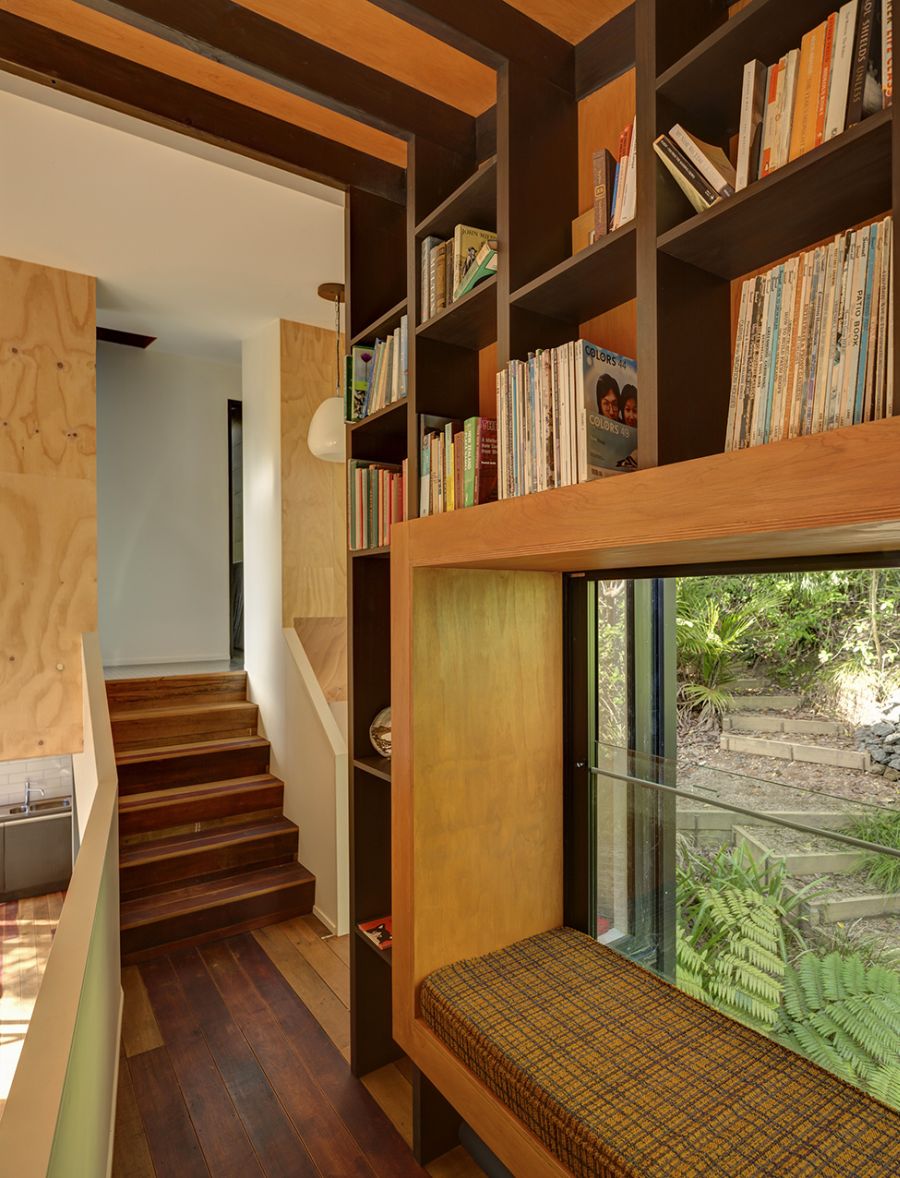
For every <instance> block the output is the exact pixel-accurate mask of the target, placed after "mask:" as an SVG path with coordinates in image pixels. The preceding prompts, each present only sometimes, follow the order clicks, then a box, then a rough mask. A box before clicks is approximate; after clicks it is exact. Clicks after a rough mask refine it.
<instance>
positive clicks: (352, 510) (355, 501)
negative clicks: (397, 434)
mask: <svg viewBox="0 0 900 1178" xmlns="http://www.w3.org/2000/svg"><path fill="white" fill-rule="evenodd" d="M347 504H348V510H347V530H348V533H349V541H350V542H349V547H350V548H351V549H353V550H354V551H359V550H360V549H366V548H385V547H387V546H388V545H389V544H390V542H391V527H392V526H393V525H394V524H395V523H402V522H403V520H405V519H406V459H404V460H403V463H402V464H401V465H390V464H388V463H381V462H360V461H359V460H358V459H351V460H350V461H349V462H348V463H347Z"/></svg>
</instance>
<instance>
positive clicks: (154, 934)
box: [122, 882, 315, 963]
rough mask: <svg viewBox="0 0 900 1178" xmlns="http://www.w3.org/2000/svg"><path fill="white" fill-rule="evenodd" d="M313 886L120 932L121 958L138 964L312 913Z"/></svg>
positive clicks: (301, 887) (174, 917) (307, 884)
mask: <svg viewBox="0 0 900 1178" xmlns="http://www.w3.org/2000/svg"><path fill="white" fill-rule="evenodd" d="M314 899H315V883H312V882H310V883H302V884H296V885H294V886H292V887H286V888H279V889H278V890H276V891H272V892H264V893H263V894H262V895H257V896H248V897H245V898H240V899H235V900H231V901H229V903H227V904H222V905H219V906H218V907H215V908H203V909H200V910H198V911H197V912H190V913H182V914H180V915H178V916H173V917H168V918H162V919H160V920H158V921H154V922H153V923H152V924H144V925H139V926H138V927H136V928H123V929H122V959H123V961H124V962H126V963H128V962H132V961H141V960H145V959H146V958H148V957H152V956H155V955H157V954H159V953H166V952H171V951H172V950H173V949H175V948H182V947H186V946H188V945H195V944H200V943H202V942H203V941H207V940H211V939H212V938H214V937H220V936H227V935H229V934H231V933H235V932H238V931H240V930H245V929H248V928H261V927H262V926H263V925H266V924H275V923H277V922H278V921H281V920H289V919H291V917H294V916H305V915H307V914H308V913H310V912H312V907H313V902H314Z"/></svg>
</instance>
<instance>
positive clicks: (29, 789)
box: [25, 780, 47, 807]
mask: <svg viewBox="0 0 900 1178" xmlns="http://www.w3.org/2000/svg"><path fill="white" fill-rule="evenodd" d="M46 792H47V791H46V790H45V789H41V787H40V786H39V785H32V784H31V782H30V781H28V780H26V782H25V806H26V807H28V806H30V805H31V795H32V794H34V793H37V794H40V796H41V797H43V796H44V795H45V794H46Z"/></svg>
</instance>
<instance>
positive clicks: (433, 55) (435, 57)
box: [242, 0, 497, 115]
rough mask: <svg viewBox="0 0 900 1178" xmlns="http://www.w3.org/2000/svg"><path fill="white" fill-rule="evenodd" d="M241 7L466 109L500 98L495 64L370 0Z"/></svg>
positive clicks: (260, 1) (262, 2)
mask: <svg viewBox="0 0 900 1178" xmlns="http://www.w3.org/2000/svg"><path fill="white" fill-rule="evenodd" d="M242 6H243V7H244V8H251V9H252V10H253V11H254V12H258V13H259V14H260V15H261V16H265V17H268V18H269V20H274V21H277V22H278V23H279V24H283V25H285V26H287V28H289V29H293V30H294V31H295V32H297V33H302V34H303V35H304V36H305V37H311V38H312V39H313V40H315V41H319V42H321V43H322V44H323V45H327V46H328V47H329V48H330V49H335V50H337V52H338V53H343V54H345V55H346V56H347V57H350V58H352V59H353V60H354V61H359V62H361V63H362V64H363V65H368V66H371V67H372V68H373V69H376V70H380V71H381V72H382V73H385V74H389V75H390V76H391V77H392V78H397V79H398V81H401V82H406V83H407V85H409V86H414V87H415V88H416V89H417V90H422V91H424V93H426V94H430V95H431V96H432V97H433V98H439V99H440V100H441V101H442V102H446V103H448V104H449V105H450V106H455V107H457V108H458V109H460V110H464V111H466V113H467V114H471V115H479V114H481V112H482V111H484V110H487V108H488V107H490V106H493V105H494V103H495V102H496V93H497V81H496V74H495V73H494V71H493V70H492V69H489V68H488V67H487V66H485V65H481V63H480V62H477V61H475V60H474V59H473V58H471V57H466V55H465V54H464V53H460V52H459V50H457V49H453V48H452V47H451V46H449V45H445V44H444V43H443V42H442V41H438V40H437V39H436V38H435V37H430V36H429V35H428V34H427V33H423V32H422V31H421V30H420V29H416V28H414V27H413V26H412V25H409V24H406V23H405V21H402V20H400V19H399V17H396V16H392V15H391V14H390V13H389V12H385V11H384V10H383V9H382V8H379V7H378V6H377V5H375V4H372V3H369V0H340V3H326V2H325V0H242Z"/></svg>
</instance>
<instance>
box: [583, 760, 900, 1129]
mask: <svg viewBox="0 0 900 1178" xmlns="http://www.w3.org/2000/svg"><path fill="white" fill-rule="evenodd" d="M595 778H596V782H597V792H598V796H602V797H604V798H605V799H606V804H607V805H608V806H609V807H610V808H612V809H617V808H618V809H619V810H621V811H625V812H627V811H628V810H629V809H631V808H634V807H635V806H640V805H643V806H645V807H646V806H647V805H648V804H649V798H650V796H651V795H652V796H653V797H655V798H659V797H660V796H663V797H664V801H665V803H666V805H665V806H663V807H662V811H661V812H662V813H663V814H664V818H663V824H662V827H663V828H662V829H661V831H660V834H659V837H660V839H663V838H665V835H666V833H667V831H666V829H665V828H666V826H668V827H669V830H668V833H669V834H671V833H672V828H674V834H675V839H676V847H677V851H676V859H675V867H674V871H675V883H676V899H677V903H676V917H675V921H676V930H675V939H676V969H675V977H674V979H670V980H675V981H676V983H677V985H678V986H680V987H681V988H682V989H684V990H685V991H686V992H687V993H689V994H691V995H692V996H694V997H695V998H698V999H699V1000H701V1001H703V1002H706V1003H708V1004H709V1005H712V1006H714V1007H716V1008H717V1009H718V1010H720V1011H722V1012H723V1013H724V1014H726V1015H728V1016H729V1017H731V1018H735V1019H738V1020H739V1021H740V1022H743V1023H745V1024H747V1025H749V1026H751V1027H753V1028H755V1029H756V1030H758V1031H759V1032H761V1033H763V1034H766V1035H770V1036H771V1037H773V1038H775V1039H777V1040H778V1041H779V1042H781V1043H783V1044H784V1045H785V1046H787V1047H790V1048H791V1049H793V1050H795V1051H798V1052H800V1053H801V1054H804V1055H806V1056H808V1057H809V1058H811V1059H813V1060H814V1061H815V1062H817V1063H818V1064H820V1065H821V1066H823V1067H826V1068H828V1069H829V1070H830V1071H833V1072H835V1073H837V1074H838V1075H840V1076H842V1077H843V1078H844V1079H846V1080H848V1081H850V1082H852V1083H854V1084H857V1085H858V1086H859V1087H861V1088H863V1089H865V1090H866V1091H869V1092H870V1093H872V1094H873V1095H874V1096H876V1097H878V1098H879V1099H881V1100H883V1101H885V1102H886V1103H888V1104H892V1105H894V1106H895V1107H900V849H898V845H897V844H898V839H897V830H898V823H900V812H898V811H897V810H896V809H894V808H892V807H890V806H882V805H878V804H876V803H871V802H852V801H849V800H847V799H840V802H841V806H840V808H838V807H837V805H836V804H835V807H834V808H833V809H832V810H828V809H826V808H824V807H823V802H822V797H821V794H819V793H818V792H817V791H813V790H809V789H803V788H800V787H797V786H792V785H790V784H784V783H773V782H767V781H763V780H762V779H759V778H753V777H750V776H748V775H742V774H734V773H726V772H723V771H722V770H719V769H714V768H712V767H710V766H706V765H699V764H698V765H694V766H693V767H691V766H685V765H684V764H683V763H682V764H679V765H678V766H677V767H676V764H675V762H674V761H661V760H660V759H659V758H653V757H648V756H646V755H643V754H638V753H634V752H632V751H630V750H626V749H623V748H619V747H614V746H610V745H606V744H602V743H600V744H598V745H597V747H596V760H595ZM660 783H664V784H662V785H661V786H660ZM773 787H774V788H773ZM676 789H677V793H676V792H674V791H675V790H676ZM761 804H764V806H765V809H762V808H759V806H760V805H761ZM618 837H619V836H618V835H617V834H616V833H615V832H614V833H613V834H612V836H611V837H610V838H609V839H607V841H606V844H605V845H606V850H605V852H604V855H605V858H606V860H607V863H606V869H607V871H608V872H610V873H611V874H612V875H613V876H614V877H616V876H617V877H619V878H620V879H621V880H622V881H623V886H627V884H628V882H629V877H628V867H627V860H628V855H627V852H626V853H623V852H622V850H621V848H619V847H618V846H617V843H618ZM631 882H632V884H633V893H632V899H633V906H634V909H635V914H634V921H635V925H640V923H641V920H640V913H641V911H642V910H643V911H645V912H646V913H652V912H655V911H657V910H658V907H659V900H660V897H659V894H658V893H659V887H660V884H659V883H658V882H657V883H654V881H653V880H652V879H645V880H641V879H634V880H632V881H631ZM644 926H645V927H652V921H649V920H645V921H644ZM605 939H606V941H607V943H608V944H610V945H611V946H612V947H613V948H614V949H617V950H618V951H620V952H623V953H625V954H627V955H628V956H629V957H631V958H633V959H634V960H637V961H639V962H641V963H642V964H644V965H646V966H649V967H650V968H653V965H654V960H653V954H652V952H648V949H652V948H653V947H652V946H648V945H647V944H636V943H635V942H634V940H633V939H632V938H630V937H629V936H627V935H620V936H610V937H607V938H605Z"/></svg>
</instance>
